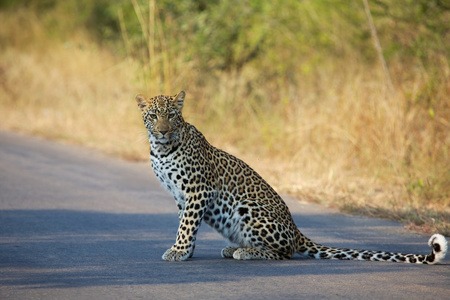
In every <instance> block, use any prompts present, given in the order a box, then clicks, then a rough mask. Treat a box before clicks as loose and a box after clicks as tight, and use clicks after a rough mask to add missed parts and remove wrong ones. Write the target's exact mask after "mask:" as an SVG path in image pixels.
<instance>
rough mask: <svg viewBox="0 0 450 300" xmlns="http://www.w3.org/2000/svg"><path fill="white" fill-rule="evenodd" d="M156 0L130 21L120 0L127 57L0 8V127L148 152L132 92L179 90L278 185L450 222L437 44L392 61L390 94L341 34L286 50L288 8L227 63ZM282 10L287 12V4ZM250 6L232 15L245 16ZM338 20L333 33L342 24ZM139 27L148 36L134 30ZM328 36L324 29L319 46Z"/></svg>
mask: <svg viewBox="0 0 450 300" xmlns="http://www.w3.org/2000/svg"><path fill="white" fill-rule="evenodd" d="M325 2H326V1H325ZM164 3H165V2H164ZM164 3H162V4H164ZM305 3H306V4H305V6H302V7H300V8H301V9H303V10H304V11H303V13H304V14H305V15H307V16H308V18H311V19H314V18H317V16H316V13H317V11H315V10H314V5H313V4H312V2H308V1H306V2H305ZM162 4H161V3H160V2H157V1H150V2H149V6H145V5H142V4H140V3H139V2H137V1H130V2H129V7H128V8H129V10H128V12H129V11H131V12H133V13H134V18H135V22H136V24H135V25H136V26H134V27H133V26H131V25H130V23H129V21H127V20H128V19H129V18H130V16H129V13H127V10H125V8H122V7H118V8H117V10H116V13H117V18H118V20H119V22H118V24H119V27H120V29H119V30H120V36H121V39H120V43H123V45H124V47H123V49H125V50H126V51H124V52H126V53H127V54H126V55H123V54H120V51H111V49H112V48H111V47H110V46H107V45H101V44H99V43H98V42H97V41H96V40H95V38H93V37H92V35H91V34H89V32H88V31H87V30H86V29H85V28H83V27H80V28H76V26H72V27H70V29H67V31H68V32H69V33H66V34H52V33H51V32H52V31H50V30H49V25H48V22H49V21H48V20H47V21H46V19H45V18H44V19H43V18H42V17H40V18H38V17H37V14H36V11H35V9H32V8H31V9H30V8H23V7H22V8H20V9H17V10H16V11H15V12H14V13H11V12H10V11H1V12H0V18H1V19H2V22H3V23H4V24H7V26H2V27H0V41H1V44H0V46H1V54H0V82H1V83H0V99H1V100H0V111H1V113H2V116H3V117H2V121H1V122H0V126H1V128H3V129H7V130H17V131H22V132H26V133H31V134H37V135H41V136H45V137H49V138H54V139H59V140H63V141H66V142H70V143H77V144H83V145H86V146H88V147H93V148H97V149H100V150H102V151H105V152H108V153H111V154H114V155H118V156H122V157H125V158H128V159H136V160H142V159H147V158H148V145H147V142H146V133H145V130H144V128H143V126H142V124H141V119H140V115H139V112H138V109H137V108H136V105H135V102H134V100H133V97H134V95H135V94H137V93H146V94H148V95H149V96H151V95H156V94H160V93H165V94H175V93H177V92H178V91H179V90H181V89H186V91H187V102H186V105H185V111H184V115H185V118H186V120H187V121H188V122H190V123H193V124H195V126H197V127H198V128H199V129H200V130H201V131H202V132H204V134H205V135H206V137H207V138H208V140H209V141H210V142H211V143H212V144H214V145H216V146H218V147H220V148H223V149H225V150H227V151H229V152H231V153H233V154H235V155H237V156H238V157H240V158H242V159H244V160H245V161H247V162H248V163H249V164H250V165H252V166H253V167H254V168H255V169H256V170H257V171H258V172H260V173H261V175H263V177H265V178H266V179H267V180H268V181H269V182H270V183H271V184H273V185H274V187H276V188H277V189H278V190H279V191H280V192H282V193H291V194H295V195H297V196H299V197H300V198H301V199H303V200H307V201H315V202H319V203H323V204H328V205H332V206H336V207H339V208H341V209H344V210H345V211H351V212H358V213H365V214H369V215H377V216H383V217H390V218H394V219H398V220H401V221H403V222H405V223H406V224H409V226H411V227H413V228H416V229H417V228H419V229H420V230H422V231H439V232H441V233H444V234H447V235H448V234H449V233H450V227H449V226H450V225H449V219H450V191H449V190H450V189H449V186H450V157H449V156H450V154H449V144H450V136H449V132H450V123H449V120H450V103H449V101H448V96H447V95H449V93H450V67H449V59H448V57H447V56H445V55H442V54H440V55H433V60H432V63H433V64H434V66H435V67H434V68H429V65H427V66H424V65H423V61H421V60H415V59H414V58H411V59H408V60H407V61H406V62H405V61H404V60H403V59H404V58H402V57H398V58H395V57H394V58H391V59H390V61H389V71H390V73H391V76H392V81H393V87H394V89H395V91H396V93H395V95H393V94H392V93H390V92H389V90H388V85H387V84H386V82H385V78H386V77H385V71H384V70H383V68H382V66H381V65H380V64H378V63H377V62H376V56H375V55H374V57H375V58H374V60H373V61H372V62H367V61H366V60H364V59H363V58H362V57H361V56H360V54H358V53H357V52H355V50H352V49H351V47H350V46H349V45H341V46H340V48H339V53H340V56H338V57H336V56H327V55H321V56H319V55H318V53H317V52H309V51H308V50H305V49H303V48H301V49H300V48H299V49H297V50H298V51H300V50H301V51H302V52H301V53H299V54H301V55H305V56H307V58H308V59H307V60H304V59H302V57H294V58H292V57H291V56H292V55H293V53H292V51H294V50H295V49H294V48H295V47H297V46H296V45H290V43H293V39H292V38H302V36H300V35H297V36H292V37H290V36H289V35H290V34H294V33H293V32H292V31H289V30H288V29H289V28H290V26H291V25H290V24H289V23H288V22H287V19H286V20H284V21H283V22H281V21H279V19H275V18H274V19H270V20H263V21H264V22H272V23H273V22H276V21H277V22H278V21H279V22H281V23H280V24H278V25H279V26H284V27H282V29H283V32H284V33H283V34H285V35H286V36H287V38H284V39H281V38H280V39H277V38H262V39H263V40H264V41H265V42H264V43H268V44H270V46H271V47H272V48H274V49H271V50H267V51H266V52H265V56H264V55H263V56H261V57H262V58H261V59H259V60H252V59H250V56H248V55H247V54H248V53H245V49H251V48H252V47H253V46H254V45H257V44H258V43H259V40H258V39H256V40H254V41H250V42H249V43H250V44H249V45H248V47H247V48H245V49H240V48H239V47H237V48H235V49H234V50H233V53H231V54H229V55H230V57H229V58H228V59H227V60H226V61H228V63H229V64H230V65H231V67H230V68H225V67H224V68H222V63H223V61H221V59H222V58H221V57H220V56H219V57H216V56H214V55H213V54H211V53H209V54H208V55H211V56H209V58H208V60H206V61H205V60H199V59H198V57H196V56H194V55H193V53H192V52H190V51H191V50H189V49H188V46H189V42H191V43H197V42H199V41H201V39H202V38H203V37H205V36H202V35H200V36H199V37H198V39H199V40H198V41H192V40H189V39H184V40H183V39H182V36H181V35H180V33H179V32H178V31H175V29H174V28H176V26H175V25H176V22H175V21H174V20H173V19H171V17H170V15H163V13H162V10H161V8H160V6H159V5H162ZM221 5H226V4H221ZM148 7H153V8H154V9H153V10H148ZM297 8H299V7H296V9H297ZM360 8H361V13H362V15H364V11H363V7H362V5H361V7H360ZM221 9H222V10H219V11H220V12H222V13H223V12H224V10H225V9H230V8H229V7H222V8H221ZM258 9H260V10H263V11H264V10H265V9H266V8H264V7H258ZM280 9H281V11H279V13H280V14H287V13H288V11H289V9H292V8H289V7H287V8H286V7H284V8H280ZM239 12H240V11H239ZM59 13H60V14H61V12H60V11H59ZM127 16H128V17H127ZM66 17H67V15H66ZM245 17H246V16H245V15H244V16H243V17H242V19H240V18H241V16H237V17H236V19H237V21H238V23H239V22H243V23H240V24H241V25H242V26H244V27H246V26H247V27H248V26H250V25H249V24H246V23H245V22H247V19H245ZM337 17H338V16H337V15H336V14H332V15H331V16H330V18H337ZM60 18H62V19H63V18H64V15H63V16H60ZM217 18H220V15H219V16H217ZM332 20H334V19H332ZM336 20H337V19H336ZM253 21H254V22H258V20H253ZM58 22H59V21H58ZM202 22H206V21H205V20H203V21H202ZM224 22H225V21H224ZM50 23H51V22H50ZM171 24H172V27H171ZM308 24H309V23H305V26H306V25H308ZM335 24H336V26H335V28H334V29H333V30H338V29H337V27H339V26H344V24H341V23H337V22H335ZM186 26H187V27H186V28H184V29H183V30H184V31H183V34H184V35H186V34H187V33H189V34H192V35H194V34H195V33H194V32H193V30H194V29H193V28H194V27H195V26H193V27H190V26H191V25H189V24H188V25H186ZM247 27H246V28H247ZM152 29H153V30H152ZM247 29H249V30H262V32H259V31H258V32H257V33H258V34H257V35H256V36H260V37H262V36H264V35H265V34H266V32H265V30H269V29H267V28H262V29H259V27H255V28H253V27H251V26H250V27H249V28H247ZM136 31H138V32H139V31H141V32H147V35H144V34H143V33H142V37H143V40H135V39H136V35H135V34H134V33H133V32H136ZM205 34H206V33H205ZM337 34H338V33H337V32H334V33H333V32H332V34H331V35H330V36H324V37H323V39H322V41H321V43H325V44H327V43H330V41H332V40H333V39H337ZM304 37H305V36H303V38H304ZM339 37H341V38H342V35H340V36H339ZM368 40H369V45H371V44H370V43H371V42H370V38H369V39H368ZM252 43H253V44H252ZM136 45H141V46H142V47H140V48H139V47H136ZM252 45H253V46H252ZM255 47H256V46H255ZM275 47H278V48H275ZM289 47H291V48H289ZM113 49H114V48H113ZM292 49H294V50H292ZM276 50H278V52H276ZM202 51H206V50H205V49H203V50H202ZM318 51H319V52H320V51H324V50H318ZM275 52H276V54H277V55H276V56H274V53H275ZM202 55H206V54H205V53H203V54H202ZM369 56H370V55H369ZM246 59H248V62H246V63H243V62H244V61H245V60H246ZM283 60H284V61H283ZM428 63H430V61H428ZM272 66H274V67H272Z"/></svg>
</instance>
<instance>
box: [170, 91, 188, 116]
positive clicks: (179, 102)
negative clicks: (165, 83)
mask: <svg viewBox="0 0 450 300" xmlns="http://www.w3.org/2000/svg"><path fill="white" fill-rule="evenodd" d="M185 96H186V92H185V91H181V92H179V93H178V94H177V95H176V96H175V97H174V98H173V100H172V102H173V103H174V104H175V105H176V106H177V107H178V109H179V110H180V111H181V110H182V109H183V104H184V97H185Z"/></svg>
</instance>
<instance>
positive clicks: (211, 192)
mask: <svg viewBox="0 0 450 300" xmlns="http://www.w3.org/2000/svg"><path fill="white" fill-rule="evenodd" d="M185 96H186V92H185V91H181V92H179V93H177V94H176V95H174V96H167V95H158V96H155V97H152V98H148V97H146V96H144V95H142V94H138V95H136V97H135V99H136V101H137V104H138V107H139V109H140V112H141V113H142V119H143V121H144V125H145V128H146V130H147V135H148V141H149V144H150V161H151V166H152V169H153V171H154V173H155V174H156V177H157V178H158V180H159V181H160V182H161V184H162V186H163V187H164V188H165V189H167V190H168V191H169V192H170V193H171V194H172V195H173V197H174V198H175V203H176V206H177V208H178V219H179V226H178V231H177V234H176V240H175V243H174V244H173V246H171V247H170V248H169V249H168V250H167V251H165V252H164V254H163V255H162V259H163V260H165V261H185V260H188V259H189V258H191V257H192V256H193V254H194V249H195V242H196V236H197V232H198V230H199V227H200V225H201V223H202V222H205V223H206V224H208V225H209V226H211V227H212V228H213V229H214V230H215V231H217V232H218V233H219V234H221V235H222V236H223V237H225V238H226V239H228V240H229V242H231V244H230V245H231V246H227V247H225V248H223V249H222V251H221V256H222V257H223V258H230V259H236V260H253V259H257V260H284V259H289V258H291V257H292V256H293V255H294V254H300V255H302V256H306V257H311V258H315V259H339V260H365V261H385V262H404V263H418V264H435V263H438V262H439V261H442V260H443V259H444V257H445V255H446V253H447V240H446V239H445V237H444V236H443V235H441V234H434V235H433V236H431V238H430V239H429V241H428V245H429V246H430V247H431V248H432V251H431V253H430V254H427V255H422V254H408V253H394V252H386V251H373V250H359V249H346V248H336V247H330V246H324V245H321V244H319V243H316V242H314V241H312V240H311V239H309V238H308V237H306V236H305V235H303V234H302V233H301V232H300V230H299V229H298V227H297V226H296V224H295V223H294V220H293V218H292V215H291V213H290V211H289V209H288V206H287V205H286V203H285V202H284V200H283V199H282V198H281V196H280V195H279V194H278V193H277V192H276V191H275V189H274V188H272V187H271V186H270V185H269V184H268V183H267V182H266V181H265V180H264V179H263V178H262V177H261V176H260V175H259V174H258V173H257V172H256V171H255V170H254V169H252V168H251V167H250V166H249V165H248V164H246V163H245V162H244V161H242V160H240V159H238V158H237V157H235V156H233V155H231V154H229V153H227V152H225V151H223V150H220V149H218V148H216V147H214V146H212V145H211V144H210V143H209V142H208V141H207V140H206V138H205V137H204V135H203V134H202V133H201V132H200V131H199V130H198V129H197V128H196V127H195V126H193V125H191V124H189V123H188V122H186V121H185V120H184V118H183V115H182V109H183V106H184V101H185Z"/></svg>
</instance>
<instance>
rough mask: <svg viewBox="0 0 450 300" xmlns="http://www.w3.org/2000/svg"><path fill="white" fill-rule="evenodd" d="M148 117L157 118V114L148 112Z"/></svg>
mask: <svg viewBox="0 0 450 300" xmlns="http://www.w3.org/2000/svg"><path fill="white" fill-rule="evenodd" d="M149 117H150V118H152V119H153V120H156V119H158V116H157V115H156V114H149Z"/></svg>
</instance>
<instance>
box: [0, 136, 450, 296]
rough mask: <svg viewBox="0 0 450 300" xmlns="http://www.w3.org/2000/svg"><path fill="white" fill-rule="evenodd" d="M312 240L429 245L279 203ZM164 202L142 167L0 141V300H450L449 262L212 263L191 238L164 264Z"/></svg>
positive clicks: (34, 141) (387, 224)
mask: <svg viewBox="0 0 450 300" xmlns="http://www.w3.org/2000/svg"><path fill="white" fill-rule="evenodd" d="M287 202H288V205H289V206H290V208H291V211H292V213H293V216H294V219H295V221H296V223H297V225H298V226H299V227H300V228H301V229H302V231H303V232H304V233H305V234H306V235H308V236H309V237H311V238H313V239H314V240H316V241H318V242H321V243H324V244H329V245H332V246H338V247H356V248H371V249H380V250H388V251H403V252H419V253H428V252H429V249H428V246H427V245H426V242H427V240H428V236H420V235H416V234H413V233H411V232H407V231H405V230H404V229H402V227H401V226H400V225H398V224H397V223H395V222H391V221H385V220H378V219H367V218H362V217H355V216H342V215H340V214H338V213H336V212H335V211H333V210H329V209H325V208H322V207H319V206H315V205H311V204H304V203H299V202H298V201H295V200H293V199H287ZM177 224H178V219H177V214H176V208H175V204H174V201H173V200H172V197H171V196H170V195H168V194H167V193H166V192H165V191H163V190H162V189H161V188H160V186H159V184H158V183H157V182H156V180H155V177H154V175H153V173H152V171H151V169H150V165H149V163H145V164H144V163H131V162H124V161H120V160H117V159H112V158H110V157H107V156H104V155H102V154H99V153H97V152H94V151H91V150H86V149H84V148H79V147H73V146H67V145H62V144H56V143H53V142H49V141H45V140H42V139H38V138H34V137H26V136H21V135H17V134H12V133H7V132H0V299H322V298H327V299H409V300H411V299H449V297H450V296H449V295H450V263H449V262H450V261H449V259H448V258H447V260H446V261H445V262H444V264H443V265H435V266H424V265H407V264H395V263H376V262H357V261H327V260H312V259H304V258H300V257H295V258H294V259H292V260H289V261H269V262H267V261H234V260H228V259H222V258H221V257H220V249H221V248H222V247H223V246H225V245H226V243H225V241H224V240H223V239H222V238H221V237H220V236H219V235H218V234H216V233H215V232H213V231H212V230H211V229H210V228H209V227H207V226H203V227H202V228H201V229H200V232H199V237H198V239H197V241H198V242H197V247H196V252H195V254H194V258H193V259H192V260H190V261H187V262H180V263H168V262H164V261H162V260H161V255H162V253H163V252H164V251H165V250H166V249H167V248H168V247H170V246H171V245H172V243H173V242H174V239H175V233H176V230H177Z"/></svg>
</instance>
